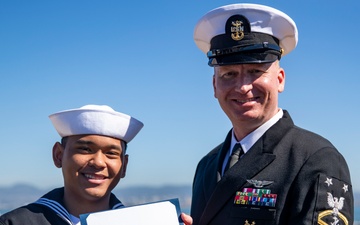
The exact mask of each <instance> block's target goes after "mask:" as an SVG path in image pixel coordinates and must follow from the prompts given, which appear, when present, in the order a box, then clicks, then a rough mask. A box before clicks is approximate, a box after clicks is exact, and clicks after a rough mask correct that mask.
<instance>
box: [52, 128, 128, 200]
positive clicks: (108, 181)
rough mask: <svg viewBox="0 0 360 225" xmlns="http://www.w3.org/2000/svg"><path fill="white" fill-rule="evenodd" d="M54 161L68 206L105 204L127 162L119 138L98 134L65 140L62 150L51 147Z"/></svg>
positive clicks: (70, 137) (123, 146) (123, 147)
mask: <svg viewBox="0 0 360 225" xmlns="http://www.w3.org/2000/svg"><path fill="white" fill-rule="evenodd" d="M53 159H54V163H55V165H56V166H57V167H59V168H60V167H61V168H62V172H63V177H64V187H65V196H64V198H65V204H67V205H69V204H71V203H70V202H77V203H84V202H101V201H103V202H105V205H106V204H107V205H108V201H109V196H110V193H111V190H112V189H113V188H114V187H115V186H116V185H117V184H118V182H119V180H120V179H121V178H123V177H125V172H126V166H127V162H128V156H127V155H125V145H124V144H123V143H122V142H121V141H120V140H119V139H115V138H111V137H106V136H100V135H76V136H69V137H67V138H66V144H65V148H64V146H63V145H61V144H60V143H56V144H55V145H54V148H53ZM74 204H75V203H74ZM90 204H91V203H90Z"/></svg>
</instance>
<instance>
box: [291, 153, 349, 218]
mask: <svg viewBox="0 0 360 225" xmlns="http://www.w3.org/2000/svg"><path fill="white" fill-rule="evenodd" d="M292 195H293V196H292V199H296V200H295V201H296V202H297V203H296V204H295V207H294V208H293V209H292V213H293V215H297V216H295V217H293V218H292V219H293V221H294V223H291V224H314V225H315V224H316V225H317V224H320V225H325V224H338V225H341V224H345V225H352V224H353V220H354V197H353V191H352V186H351V180H350V172H349V169H348V166H347V163H346V161H345V159H344V158H343V156H342V155H341V154H340V153H339V152H338V151H337V150H336V149H335V148H331V147H327V148H323V149H320V150H318V151H316V152H315V154H313V155H311V156H310V157H309V159H308V160H307V161H306V162H305V164H304V165H303V167H302V169H301V170H300V172H299V174H298V177H297V179H296V181H295V183H294V192H292Z"/></svg>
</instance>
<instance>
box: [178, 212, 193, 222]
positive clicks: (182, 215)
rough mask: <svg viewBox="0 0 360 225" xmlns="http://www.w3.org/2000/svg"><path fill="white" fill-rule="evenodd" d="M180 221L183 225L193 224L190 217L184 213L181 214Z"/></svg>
mask: <svg viewBox="0 0 360 225" xmlns="http://www.w3.org/2000/svg"><path fill="white" fill-rule="evenodd" d="M181 219H182V220H183V222H184V224H185V225H192V223H193V219H192V217H191V216H189V215H187V214H185V213H181Z"/></svg>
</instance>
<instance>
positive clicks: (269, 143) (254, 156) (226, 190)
mask: <svg viewBox="0 0 360 225" xmlns="http://www.w3.org/2000/svg"><path fill="white" fill-rule="evenodd" d="M290 125H293V123H292V120H291V118H290V117H289V116H288V114H287V112H286V111H284V116H283V118H282V119H281V120H279V121H278V122H277V123H276V124H275V125H274V126H272V127H271V128H270V129H269V130H268V131H267V132H266V133H265V134H264V135H263V136H262V137H261V138H260V139H259V140H258V141H257V142H256V143H255V144H254V145H253V146H252V147H251V149H250V150H249V151H248V152H247V153H246V154H245V155H244V156H243V157H242V158H241V159H240V160H239V161H238V162H237V163H236V164H235V165H234V166H233V167H231V168H230V169H229V170H228V171H227V172H226V173H225V174H224V176H223V177H222V179H221V180H220V181H219V182H218V183H217V185H216V187H215V189H214V191H213V193H212V195H211V197H210V199H209V201H208V203H207V206H206V208H205V210H204V212H203V216H202V217H201V219H200V223H199V224H200V225H203V224H208V223H209V221H210V220H211V219H212V218H213V217H214V216H215V215H216V214H217V212H218V211H220V210H221V208H222V207H223V206H224V205H225V204H226V203H228V201H231V200H230V198H232V197H233V196H234V195H235V193H236V191H239V190H241V189H242V187H243V186H244V185H245V184H246V183H247V179H251V178H253V177H254V176H255V175H256V174H258V173H259V172H260V171H261V170H263V169H265V168H266V167H267V166H268V165H269V164H270V163H271V162H272V161H274V160H275V158H276V155H275V154H273V150H274V148H275V146H276V145H277V144H278V142H279V141H280V140H281V138H282V137H283V135H284V134H285V133H286V132H287V131H288V130H289V129H290V128H291V126H290ZM224 143H226V141H225V142H224ZM224 145H225V144H224ZM224 148H225V146H224ZM228 148H229V147H228ZM224 151H225V150H224V149H222V150H221V151H220V152H219V155H220V154H221V155H222V156H223V155H224V153H223V152H224ZM223 157H224V156H223ZM220 159H221V160H220ZM222 161H223V158H221V156H219V161H216V162H217V163H218V164H221V165H222ZM211 190H213V189H212V188H211ZM204 215H206V216H204Z"/></svg>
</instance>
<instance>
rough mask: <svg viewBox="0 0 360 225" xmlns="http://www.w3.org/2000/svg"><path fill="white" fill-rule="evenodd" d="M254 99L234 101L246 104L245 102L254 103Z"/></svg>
mask: <svg viewBox="0 0 360 225" xmlns="http://www.w3.org/2000/svg"><path fill="white" fill-rule="evenodd" d="M254 100H255V98H249V99H244V100H236V101H237V102H240V103H246V102H251V101H254Z"/></svg>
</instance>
